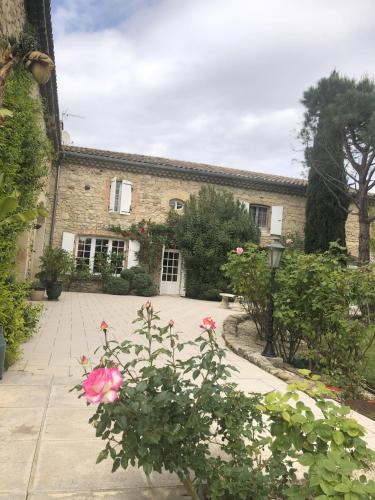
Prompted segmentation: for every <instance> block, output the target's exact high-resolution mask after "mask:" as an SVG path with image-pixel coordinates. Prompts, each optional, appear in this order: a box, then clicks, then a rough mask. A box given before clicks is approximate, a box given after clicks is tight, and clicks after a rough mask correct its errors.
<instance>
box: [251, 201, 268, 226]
mask: <svg viewBox="0 0 375 500" xmlns="http://www.w3.org/2000/svg"><path fill="white" fill-rule="evenodd" d="M250 213H251V215H252V217H253V220H254V222H255V225H256V226H258V227H259V229H260V230H262V231H268V230H269V207H265V206H263V205H250Z"/></svg>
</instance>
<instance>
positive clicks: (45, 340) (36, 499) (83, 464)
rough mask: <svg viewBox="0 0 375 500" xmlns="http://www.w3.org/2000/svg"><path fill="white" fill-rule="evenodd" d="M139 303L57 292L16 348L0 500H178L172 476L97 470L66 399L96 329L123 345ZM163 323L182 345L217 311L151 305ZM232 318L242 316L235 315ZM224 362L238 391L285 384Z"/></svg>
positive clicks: (92, 441)
mask: <svg viewBox="0 0 375 500" xmlns="http://www.w3.org/2000/svg"><path fill="white" fill-rule="evenodd" d="M143 301H144V299H143V298H141V297H130V296H124V297H123V296H113V295H101V294H85V293H67V292H64V293H63V295H62V297H61V298H60V300H59V301H58V302H45V312H44V315H43V318H42V322H41V328H40V331H39V332H38V334H37V335H35V336H34V338H33V339H31V340H30V341H29V342H28V343H27V344H26V345H25V346H24V357H23V359H22V360H21V361H19V362H18V363H17V364H16V365H15V366H13V367H12V369H11V370H9V371H8V372H7V373H6V374H5V376H4V379H3V380H2V381H0V440H1V446H0V500H25V499H29V500H47V499H52V498H54V499H59V500H61V499H62V500H67V499H71V500H89V499H97V498H100V499H105V500H107V499H108V500H111V499H113V500H120V499H121V500H143V499H155V500H162V499H169V500H178V499H182V498H186V496H183V494H184V490H183V489H181V488H180V486H179V482H178V480H177V479H176V478H175V477H173V476H172V475H170V474H163V475H159V474H154V475H152V477H151V478H150V479H148V478H147V477H146V476H145V474H144V473H143V472H141V471H139V470H138V469H128V470H126V471H123V470H118V471H116V473H114V474H111V473H110V469H111V464H110V462H109V461H104V462H102V463H101V464H99V465H96V464H95V460H96V456H97V454H98V452H99V451H100V450H101V449H102V448H103V442H102V441H101V440H100V439H97V438H95V434H94V429H93V428H92V427H91V426H90V425H88V423H87V421H88V419H89V417H90V416H91V414H92V413H93V408H92V407H87V406H86V405H85V403H84V401H83V400H78V399H77V393H69V392H68V390H69V389H70V388H71V387H72V386H73V385H74V384H75V383H77V381H78V380H79V376H80V375H81V368H80V366H79V365H78V358H79V356H80V355H81V354H86V355H88V356H91V357H92V356H93V351H94V350H95V349H96V347H97V346H98V345H99V344H100V339H101V334H100V332H99V325H100V322H101V321H102V320H103V319H105V320H106V321H107V322H108V323H109V324H110V326H111V335H113V336H115V337H116V338H117V339H123V338H126V337H129V335H130V333H131V332H132V331H133V330H134V325H132V320H133V318H134V317H135V313H136V310H137V309H138V308H139V307H140V306H141V304H142V303H143ZM153 304H154V307H155V309H156V310H160V311H161V318H162V320H163V321H168V320H169V319H174V320H175V322H176V328H177V330H179V331H180V332H181V337H182V338H183V339H184V340H192V339H194V338H195V337H196V336H197V333H198V332H199V324H200V320H201V318H203V317H204V316H212V317H213V318H214V319H215V320H216V321H217V323H218V326H219V328H218V333H219V334H220V333H221V325H222V322H223V320H224V319H225V317H226V316H227V315H228V314H229V313H233V312H234V310H225V309H223V308H222V307H221V306H220V304H218V303H215V302H205V301H195V300H194V301H193V300H189V299H184V298H180V297H167V296H162V297H155V298H154V299H153ZM238 312H240V311H239V310H238ZM227 359H228V361H229V362H230V363H232V364H234V365H235V366H236V367H237V368H238V370H239V373H238V374H236V375H235V376H234V378H235V380H236V381H237V382H238V383H239V385H240V387H241V388H242V389H243V390H245V391H259V392H268V391H270V390H272V389H278V390H283V389H284V388H285V384H284V382H282V381H281V380H279V379H277V378H275V377H274V376H272V375H271V374H269V373H266V372H264V371H263V370H261V369H260V368H258V367H256V366H254V365H252V364H250V363H249V362H247V361H245V360H243V359H242V358H240V357H238V356H236V355H235V354H233V353H231V352H229V353H228V356H227ZM356 418H358V420H359V421H360V422H361V423H362V424H363V425H365V426H366V427H367V429H368V431H369V434H368V441H369V444H370V445H371V446H373V447H374V448H375V422H374V421H372V420H369V419H367V418H365V417H363V416H361V415H356Z"/></svg>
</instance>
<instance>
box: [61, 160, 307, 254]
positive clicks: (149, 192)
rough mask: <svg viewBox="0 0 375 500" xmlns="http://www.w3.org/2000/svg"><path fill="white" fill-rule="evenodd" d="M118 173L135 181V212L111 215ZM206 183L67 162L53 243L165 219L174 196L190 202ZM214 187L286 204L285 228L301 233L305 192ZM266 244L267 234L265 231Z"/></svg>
mask: <svg viewBox="0 0 375 500" xmlns="http://www.w3.org/2000/svg"><path fill="white" fill-rule="evenodd" d="M114 177H117V178H121V179H123V180H128V181H130V182H132V185H133V192H132V210H131V213H130V214H129V215H120V214H118V213H110V212H109V210H108V208H109V196H110V185H111V179H112V178H114ZM202 185H204V182H199V181H194V180H186V179H179V178H176V177H171V178H168V177H157V176H154V175H150V174H146V173H144V174H140V173H134V172H126V170H124V169H123V170H122V171H121V172H119V170H118V169H108V168H103V169H101V168H97V167H88V166H83V165H74V164H65V163H63V165H62V168H61V173H60V180H59V195H58V209H57V212H56V226H55V232H54V238H53V243H54V245H56V246H60V245H61V241H62V233H63V232H64V231H66V232H71V233H74V234H76V235H77V234H79V235H92V236H108V237H116V236H115V234H114V233H111V232H110V231H108V229H107V228H108V226H110V225H120V226H121V227H122V228H127V227H129V226H130V225H131V224H133V223H136V222H139V221H141V220H142V219H146V220H147V219H151V220H152V221H153V222H164V221H165V218H166V216H167V214H168V211H169V201H170V200H171V199H175V198H177V199H181V200H187V199H188V198H189V195H190V194H198V192H199V190H200V189H201V187H202ZM212 185H213V186H214V187H215V188H217V189H220V190H226V191H231V192H232V193H233V194H234V196H235V197H236V198H238V199H240V200H242V201H247V202H250V203H253V204H259V205H266V206H270V207H271V206H272V205H282V206H283V207H284V215H283V232H284V233H285V234H287V233H292V232H299V233H302V232H303V225H304V210H305V209H304V204H305V199H304V197H303V196H296V195H290V194H281V193H272V192H267V191H257V190H255V189H253V190H250V189H245V188H244V189H241V188H238V187H229V186H222V185H219V184H214V183H212ZM262 239H263V241H264V242H266V241H268V239H269V234H263V235H262Z"/></svg>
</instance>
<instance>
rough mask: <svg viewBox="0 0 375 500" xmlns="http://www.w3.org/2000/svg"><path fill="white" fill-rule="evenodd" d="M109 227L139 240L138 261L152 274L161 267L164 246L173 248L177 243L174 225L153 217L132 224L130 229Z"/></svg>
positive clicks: (124, 235)
mask: <svg viewBox="0 0 375 500" xmlns="http://www.w3.org/2000/svg"><path fill="white" fill-rule="evenodd" d="M108 229H109V230H110V231H112V232H115V233H119V234H121V235H122V236H123V237H125V238H129V239H131V240H137V241H139V244H140V249H139V252H138V253H137V258H138V262H139V263H140V265H141V266H142V267H144V268H145V269H146V270H147V272H149V273H150V274H151V275H154V274H155V272H156V271H158V270H159V268H160V255H161V252H162V248H163V246H166V247H169V248H173V247H174V245H175V243H174V231H173V227H172V226H171V225H170V224H169V223H168V221H167V223H166V224H157V223H155V222H152V221H151V219H149V220H147V221H146V220H145V219H143V220H141V221H140V222H138V223H137V224H132V225H131V226H130V228H128V229H122V228H121V227H120V226H110V227H109V228H108Z"/></svg>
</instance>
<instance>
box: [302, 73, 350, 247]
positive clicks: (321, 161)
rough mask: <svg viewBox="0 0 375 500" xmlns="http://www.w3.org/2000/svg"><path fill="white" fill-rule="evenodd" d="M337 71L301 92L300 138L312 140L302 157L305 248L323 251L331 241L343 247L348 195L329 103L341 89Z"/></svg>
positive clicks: (339, 141) (340, 142)
mask: <svg viewBox="0 0 375 500" xmlns="http://www.w3.org/2000/svg"><path fill="white" fill-rule="evenodd" d="M342 87H343V82H342V80H341V79H340V77H339V75H338V73H336V72H333V73H332V74H331V75H330V77H329V78H323V79H322V80H320V81H319V82H318V85H317V86H316V87H312V88H310V89H309V90H307V91H306V92H305V93H304V98H303V101H302V102H303V104H304V105H305V106H306V108H307V110H306V113H305V124H304V128H303V130H302V134H301V135H302V137H304V138H305V139H306V140H307V141H310V144H311V141H312V142H313V143H312V146H308V147H306V151H305V158H306V163H307V166H308V168H309V177H308V186H307V201H306V222H305V251H306V252H307V253H313V252H324V251H326V250H328V248H329V244H330V242H332V241H338V242H339V243H340V244H341V245H343V246H345V241H346V237H345V236H346V235H345V223H346V219H347V216H348V206H349V198H348V196H347V190H348V187H347V180H346V173H345V168H344V153H343V135H342V133H341V130H340V129H339V127H337V126H336V124H335V122H334V121H333V120H332V118H331V115H330V113H329V107H330V104H331V103H332V102H333V100H334V99H335V98H336V96H337V94H338V93H339V92H340V91H341V90H342Z"/></svg>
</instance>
